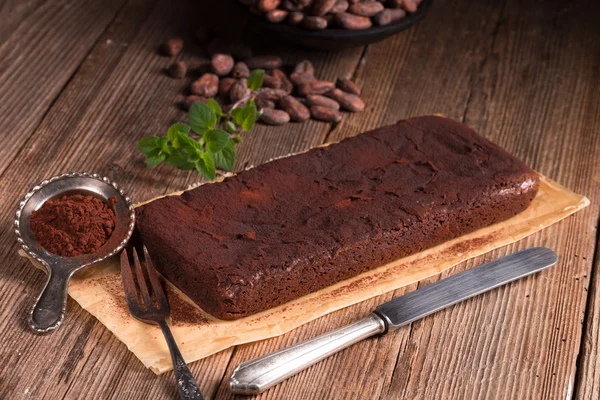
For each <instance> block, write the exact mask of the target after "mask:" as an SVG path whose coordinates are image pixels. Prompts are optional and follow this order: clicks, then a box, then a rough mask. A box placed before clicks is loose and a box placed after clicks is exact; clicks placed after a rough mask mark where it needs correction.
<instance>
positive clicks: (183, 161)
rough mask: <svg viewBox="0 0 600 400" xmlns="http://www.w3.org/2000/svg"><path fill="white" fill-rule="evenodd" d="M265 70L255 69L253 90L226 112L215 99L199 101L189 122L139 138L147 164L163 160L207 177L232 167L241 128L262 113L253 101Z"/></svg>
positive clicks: (248, 127)
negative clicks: (164, 134)
mask: <svg viewBox="0 0 600 400" xmlns="http://www.w3.org/2000/svg"><path fill="white" fill-rule="evenodd" d="M264 73H265V71H263V70H254V71H252V72H251V73H250V76H249V77H248V80H247V82H248V88H250V89H251V94H250V96H248V97H247V98H244V99H241V100H240V101H238V102H237V103H235V104H233V105H232V106H231V107H230V109H229V110H228V111H227V112H225V111H223V109H222V108H221V106H220V105H219V103H217V102H216V101H215V100H213V99H209V100H208V102H207V104H205V103H202V102H196V103H194V104H192V106H191V107H190V110H189V112H188V123H189V125H188V124H184V123H181V122H178V123H176V124H173V125H171V126H170V127H169V130H168V131H167V135H166V136H161V137H159V136H149V137H145V138H143V139H142V140H140V141H139V142H138V144H137V145H138V149H139V150H140V151H141V152H142V153H144V154H145V155H146V165H147V166H148V168H152V167H154V166H156V165H159V164H161V163H163V162H164V163H165V164H168V165H171V166H173V167H175V168H178V169H181V170H192V169H195V170H196V171H198V172H199V173H200V174H201V175H202V176H203V177H205V178H206V179H209V180H212V179H214V178H215V175H216V169H217V168H218V169H221V170H224V171H232V170H233V165H234V163H235V145H236V144H238V143H240V142H241V139H242V138H241V137H240V136H239V132H240V131H242V130H243V131H249V130H251V129H252V127H253V126H254V123H255V122H256V120H257V119H258V117H260V112H259V111H258V109H257V108H256V104H255V103H254V95H255V91H256V90H258V89H260V88H261V87H262V81H263V77H264Z"/></svg>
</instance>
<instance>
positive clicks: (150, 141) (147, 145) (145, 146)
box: [137, 136, 161, 155]
mask: <svg viewBox="0 0 600 400" xmlns="http://www.w3.org/2000/svg"><path fill="white" fill-rule="evenodd" d="M159 139H160V138H159V137H158V136H149V137H145V138H143V139H142V140H140V141H139V142H138V143H137V147H138V149H139V150H140V151H141V152H142V153H144V154H146V155H148V154H150V153H151V152H153V151H154V150H156V149H159V148H160V147H161V146H160V145H159V142H158V141H159Z"/></svg>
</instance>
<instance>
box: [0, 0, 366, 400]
mask: <svg viewBox="0 0 600 400" xmlns="http://www.w3.org/2000/svg"><path fill="white" fill-rule="evenodd" d="M195 7H196V8H195ZM195 15H198V10H197V4H196V2H191V1H188V2H186V1H182V2H178V3H173V2H169V3H167V2H156V1H144V0H132V1H130V2H129V3H128V4H127V5H126V6H125V7H124V8H123V10H122V11H121V12H120V13H119V15H118V17H117V18H116V19H115V21H114V23H113V24H112V25H111V26H110V28H109V29H108V30H107V31H106V32H105V33H104V34H103V35H102V36H101V38H100V39H99V40H98V44H97V45H96V46H95V47H94V49H93V50H92V52H91V53H90V55H89V57H87V58H86V60H85V61H84V62H83V64H82V65H81V66H80V67H79V70H78V71H77V73H76V74H75V75H74V76H73V78H72V79H71V80H70V82H69V84H68V85H67V87H66V88H65V89H64V91H63V92H62V93H61V95H60V97H59V98H58V99H57V100H56V102H55V104H54V105H53V107H52V108H51V109H50V111H49V112H48V113H47V115H46V116H45V117H44V119H43V121H42V122H41V124H40V125H39V127H38V128H37V129H36V130H35V133H34V135H33V136H32V137H31V138H29V139H28V140H27V142H26V143H25V147H24V149H23V150H22V152H21V154H20V156H19V157H18V158H17V159H15V161H14V162H13V163H12V164H11V165H10V166H9V167H8V168H7V170H6V171H5V173H4V177H3V179H2V180H1V181H0V186H1V187H2V188H1V189H0V190H2V192H3V193H6V194H7V195H6V197H4V198H3V200H2V202H0V209H1V210H2V212H4V213H5V215H9V214H11V213H12V212H13V208H14V204H15V203H16V202H17V201H18V198H19V197H20V196H21V195H22V194H23V192H24V191H25V190H26V188H27V187H29V186H30V185H31V184H33V183H35V182H36V181H39V180H41V179H42V178H44V177H47V176H50V175H53V174H57V173H61V172H64V171H69V170H90V171H93V172H98V173H100V174H103V175H107V176H110V177H111V178H113V179H115V180H116V181H118V182H119V183H121V184H122V185H123V186H124V187H126V188H128V189H129V191H130V192H131V193H132V194H133V196H134V198H135V199H136V200H138V201H142V200H145V199H148V198H151V197H154V196H157V195H161V194H163V193H165V192H169V191H174V190H180V189H183V188H185V187H186V186H187V185H188V184H189V183H192V182H195V181H197V180H198V175H196V174H195V173H187V172H178V171H175V170H173V169H172V168H170V167H160V168H158V169H154V170H147V169H145V168H144V165H143V157H142V156H141V154H138V152H137V149H136V146H135V143H136V141H137V140H138V139H140V138H141V137H144V136H147V135H149V134H163V133H164V132H166V129H167V127H168V126H169V124H170V123H172V122H173V121H177V120H182V119H184V118H185V113H183V112H182V111H181V110H180V109H179V108H178V107H177V105H176V104H177V102H178V101H180V100H182V99H183V95H182V93H184V92H185V86H186V82H185V81H177V80H173V79H170V78H168V77H167V76H165V75H164V74H163V73H162V70H163V69H164V68H165V67H167V66H168V65H169V63H170V62H171V60H170V59H169V58H166V57H161V56H158V55H157V54H156V48H157V45H158V44H159V43H160V42H162V41H163V40H165V39H166V38H168V37H170V36H172V35H175V34H183V35H184V36H185V38H186V42H187V43H191V40H190V38H189V36H188V35H187V34H188V33H189V31H190V26H191V25H192V24H193V22H194V19H195ZM186 48H188V49H190V50H189V51H187V52H186V53H185V54H184V55H183V56H182V57H183V58H184V59H186V60H187V61H188V62H189V63H190V65H192V66H193V67H195V66H198V65H201V64H204V63H206V60H205V59H203V58H202V52H198V51H196V50H194V47H193V46H188V47H186ZM288 54H290V55H288V56H286V59H287V60H289V61H290V62H293V61H295V60H297V59H298V58H299V57H303V56H304V54H305V53H302V52H298V53H294V54H291V53H288ZM359 55H360V49H359V50H349V51H342V52H338V53H335V54H324V53H323V54H319V55H316V56H314V57H312V58H313V60H314V62H315V64H316V65H317V66H318V67H322V68H323V71H322V73H323V75H324V76H329V75H331V76H335V75H336V74H338V73H339V74H340V75H341V74H347V73H349V71H350V69H353V68H354V66H355V65H356V62H357V61H358V57H359ZM328 130H329V125H328V124H324V123H318V122H310V123H306V124H301V125H300V124H290V125H288V126H286V127H281V128H274V127H266V126H259V127H257V128H256V129H254V130H253V131H252V132H251V133H247V134H245V135H244V143H243V144H242V146H241V147H240V151H239V155H238V163H237V169H239V168H241V167H243V166H244V165H245V164H247V163H250V164H258V163H261V162H264V161H266V160H268V159H270V158H272V157H277V156H281V155H284V154H287V153H288V152H295V151H301V150H305V149H307V148H309V147H312V146H315V145H318V144H320V143H321V142H322V141H323V139H324V137H325V135H326V133H327V131H328ZM41 166H43V167H41ZM0 224H1V225H2V227H1V229H2V232H5V233H4V234H3V235H2V236H0V248H1V249H2V250H0V259H1V260H2V261H3V262H2V264H1V265H2V267H0V269H1V270H2V274H3V275H4V276H5V277H6V279H4V280H2V282H0V290H2V291H3V293H7V295H9V296H10V300H9V301H7V302H6V303H5V304H4V308H3V310H2V311H0V314H1V315H0V338H2V339H0V354H2V355H3V356H5V357H6V359H11V360H14V361H16V360H20V361H21V362H22V364H20V368H25V369H23V370H21V369H19V368H17V369H16V370H15V369H14V367H11V372H10V374H8V373H6V371H2V370H1V369H0V376H10V380H8V381H6V382H2V384H1V385H0V388H1V389H0V396H7V397H10V398H13V396H18V395H24V394H26V395H30V396H32V397H35V398H38V397H39V398H42V397H45V398H57V397H58V398H61V397H64V398H76V397H77V396H78V395H79V394H81V393H86V395H87V396H89V397H97V398H108V397H115V398H119V397H121V396H132V395H134V394H135V395H137V396H140V397H142V398H162V397H174V396H176V392H175V387H174V385H173V384H172V379H173V377H172V374H166V375H165V376H162V377H160V378H157V377H156V376H155V375H154V374H153V373H151V372H150V371H148V370H146V369H145V368H144V367H143V366H142V365H141V363H140V362H139V361H138V360H137V359H136V358H135V357H134V356H133V355H132V354H131V353H130V352H129V351H128V350H127V349H126V348H125V346H123V345H122V344H121V343H120V342H119V341H118V340H117V339H116V338H115V337H114V336H113V335H112V334H110V333H109V332H107V331H106V329H105V328H103V327H102V326H101V325H100V324H98V323H97V322H96V321H95V320H94V319H93V318H92V317H91V316H90V315H89V314H87V313H86V312H84V311H83V310H81V309H80V308H79V307H78V306H77V305H75V304H73V303H72V302H69V307H68V316H67V319H66V321H65V324H64V326H63V327H62V328H61V329H60V330H59V331H57V332H56V333H54V334H52V335H50V336H48V337H37V336H33V335H32V334H30V333H29V332H28V331H27V329H26V328H25V324H24V319H25V312H26V309H27V308H28V307H30V304H31V302H32V298H33V294H34V293H36V292H37V291H38V290H40V289H41V285H42V283H43V279H44V278H43V274H42V273H41V272H39V271H34V270H33V269H32V268H31V267H30V266H28V265H26V263H25V262H24V261H22V260H19V259H18V258H17V257H16V255H15V251H16V249H17V246H16V245H15V244H14V238H13V237H12V233H11V232H10V221H9V220H8V219H7V220H5V221H3V222H1V223H0ZM9 266H13V267H14V266H18V268H10V267H9ZM15 321H19V326H18V329H16V330H15V329H14V326H13V324H14V322H15ZM17 343H18V345H17V346H16V348H15V344H17ZM56 343H61V348H66V349H69V350H68V351H59V352H57V351H55V350H56V347H55V344H56ZM25 349H27V351H25ZM15 350H16V351H15ZM230 352H231V350H230V351H225V352H221V353H220V354H217V355H215V356H213V357H210V358H208V359H206V360H203V361H202V362H198V363H194V364H193V365H192V366H191V368H192V371H193V372H194V373H195V374H196V376H198V380H199V382H200V384H201V386H202V388H203V390H204V392H205V394H206V395H207V397H208V398H210V397H212V395H213V394H214V391H215V390H216V388H217V386H218V384H219V383H220V381H221V379H222V376H223V372H224V370H225V367H226V365H227V362H228V359H229V355H230ZM40 358H44V359H47V362H45V364H44V365H43V366H41V367H40V368H39V370H38V371H37V372H35V373H34V374H33V375H29V374H25V373H24V371H25V370H27V369H28V366H31V365H36V361H35V360H36V359H40ZM6 368H8V366H6ZM42 377H44V379H42ZM25 391H27V393H25Z"/></svg>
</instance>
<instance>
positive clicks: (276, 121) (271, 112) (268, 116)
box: [259, 108, 290, 125]
mask: <svg viewBox="0 0 600 400" xmlns="http://www.w3.org/2000/svg"><path fill="white" fill-rule="evenodd" d="M259 119H260V121H261V122H264V123H265V124H268V125H283V124H287V123H288V122H290V116H289V114H288V113H286V112H285V111H282V110H275V109H272V108H263V109H262V113H261V115H260V118H259Z"/></svg>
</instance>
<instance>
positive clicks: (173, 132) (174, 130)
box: [167, 122, 191, 149]
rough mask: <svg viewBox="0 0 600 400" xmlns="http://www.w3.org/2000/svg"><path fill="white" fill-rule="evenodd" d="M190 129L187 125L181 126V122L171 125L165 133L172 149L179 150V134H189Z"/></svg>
mask: <svg viewBox="0 0 600 400" xmlns="http://www.w3.org/2000/svg"><path fill="white" fill-rule="evenodd" d="M190 129H191V128H190V126H189V125H186V124H182V123H181V122H178V123H176V124H173V125H171V126H170V127H169V130H168V131H167V137H168V138H169V140H170V141H171V144H172V145H173V147H175V148H176V149H178V148H179V134H180V133H183V134H185V135H187V134H188V133H189V132H190Z"/></svg>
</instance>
